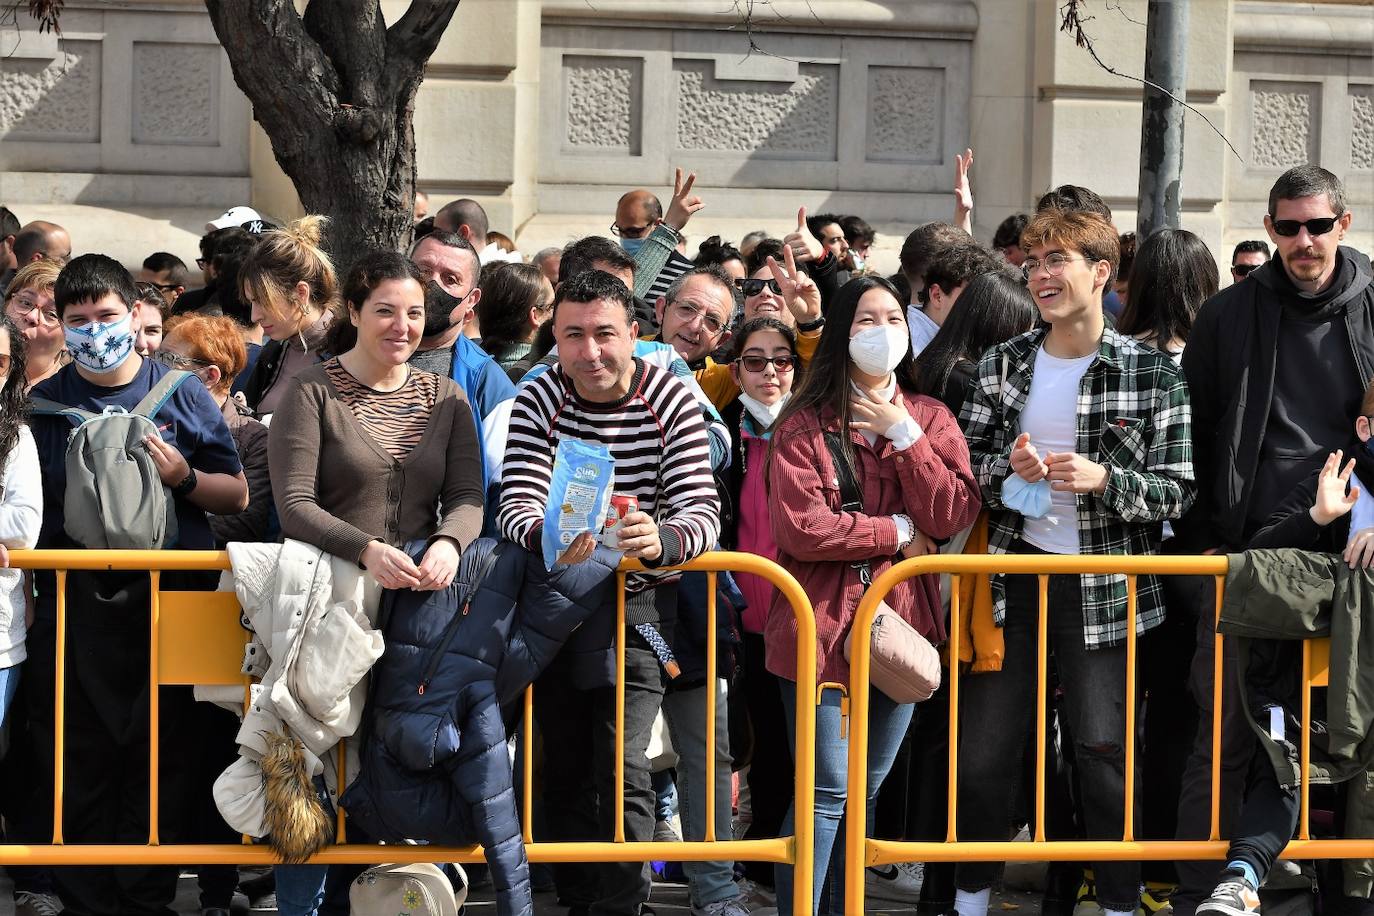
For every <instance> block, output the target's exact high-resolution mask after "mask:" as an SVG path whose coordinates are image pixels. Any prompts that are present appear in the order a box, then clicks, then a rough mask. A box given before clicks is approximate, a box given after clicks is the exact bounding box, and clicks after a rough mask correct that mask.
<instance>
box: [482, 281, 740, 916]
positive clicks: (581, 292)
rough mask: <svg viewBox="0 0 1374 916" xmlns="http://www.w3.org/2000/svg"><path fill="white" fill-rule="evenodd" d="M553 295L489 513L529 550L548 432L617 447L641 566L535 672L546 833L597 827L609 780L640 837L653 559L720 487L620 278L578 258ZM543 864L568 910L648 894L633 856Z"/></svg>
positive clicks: (690, 539) (565, 559) (609, 910)
mask: <svg viewBox="0 0 1374 916" xmlns="http://www.w3.org/2000/svg"><path fill="white" fill-rule="evenodd" d="M553 308H554V312H553V323H554V324H553V327H554V337H555V339H556V340H557V342H558V365H557V366H556V367H554V368H553V369H551V370H550V371H548V372H546V373H544V374H543V375H541V376H539V377H538V378H536V379H533V380H531V381H530V382H528V383H527V384H524V385H522V386H521V389H520V393H519V395H518V396H517V397H516V401H515V406H514V408H513V410H512V411H511V420H510V434H509V437H508V439H507V446H506V460H505V464H504V466H503V470H502V481H501V487H502V490H501V503H500V510H499V516H498V524H499V525H500V528H501V532H502V534H504V535H505V536H506V537H508V538H510V539H511V540H514V541H517V542H519V543H521V544H524V545H526V546H527V547H529V548H530V549H531V550H533V551H535V552H538V551H539V550H540V539H541V536H542V528H543V524H544V511H545V507H546V506H547V504H548V500H549V483H550V479H551V477H552V473H553V462H554V455H555V453H556V451H557V448H558V442H559V441H560V440H561V439H563V438H565V437H567V438H573V439H580V440H582V441H584V442H589V443H599V444H603V445H605V446H606V447H608V448H609V449H610V451H611V456H612V458H613V459H614V461H615V486H614V492H615V493H618V494H623V495H628V496H634V497H635V498H636V499H637V500H638V501H639V511H638V512H634V513H631V514H629V515H627V516H626V518H625V526H624V528H622V529H621V531H620V532H619V535H620V547H621V549H622V550H624V552H625V556H626V557H627V558H633V559H639V560H641V561H643V563H644V565H645V566H646V567H648V570H647V571H645V572H642V573H634V574H631V575H630V576H628V578H627V582H626V601H625V620H626V630H625V632H624V634H617V633H616V632H615V620H616V612H615V606H614V605H613V604H612V605H608V606H607V607H606V608H604V609H603V611H602V612H601V613H599V614H597V615H596V616H595V617H593V618H592V619H591V620H589V621H588V622H587V623H586V624H584V625H583V626H582V627H580V628H579V629H578V630H577V632H575V633H574V634H573V637H572V638H571V639H570V640H569V641H568V643H567V645H565V646H564V648H563V650H562V651H561V652H560V653H559V656H558V657H557V658H556V659H555V660H554V662H553V663H552V664H551V665H550V666H549V668H548V670H547V671H546V672H545V674H544V675H543V676H542V677H541V678H540V680H539V682H538V684H536V686H535V698H536V699H535V704H534V708H535V715H536V717H537V718H538V721H539V728H540V730H541V732H542V733H543V736H544V741H545V746H546V747H550V748H557V749H558V755H557V758H556V759H555V760H552V761H550V765H549V766H548V767H547V768H546V769H545V779H544V782H545V791H544V806H545V807H544V810H545V814H546V816H547V820H548V824H549V834H550V835H549V837H548V839H550V840H553V841H571V840H587V839H596V838H599V839H611V838H612V836H613V835H614V831H615V822H614V819H615V797H616V795H617V793H621V792H623V794H624V799H625V839H626V840H629V841H647V840H650V839H652V837H653V827H654V812H653V792H652V791H651V789H650V786H649V770H648V761H647V759H646V758H645V756H644V752H645V749H646V748H647V747H648V744H649V732H650V729H651V728H652V726H653V722H654V718H655V717H656V716H657V714H658V710H659V706H660V704H661V703H662V699H663V683H664V677H665V676H666V675H665V672H672V671H676V663H675V662H674V661H673V658H672V650H671V647H670V646H669V645H668V642H667V639H670V638H671V636H672V632H673V623H674V620H675V618H676V599H677V585H676V583H677V574H676V573H671V572H662V571H660V569H659V568H660V567H666V566H672V565H674V564H679V563H682V562H685V561H687V560H690V559H692V558H693V557H696V556H698V555H699V554H701V553H704V552H705V551H707V550H709V549H711V547H712V545H714V544H715V542H716V538H717V537H718V536H719V534H720V501H719V497H718V496H717V494H716V487H715V483H714V481H713V479H712V476H711V467H710V446H709V443H708V441H707V436H706V426H705V423H704V422H703V420H702V415H701V409H700V407H699V406H698V405H697V402H696V399H695V398H694V397H693V395H692V393H691V392H690V391H689V390H688V389H687V387H686V386H685V385H684V384H683V383H682V382H681V381H679V380H678V379H677V378H676V377H674V376H673V375H672V373H670V372H667V371H665V370H663V369H660V368H658V367H656V366H653V365H650V364H648V363H646V362H644V361H643V360H640V359H638V358H636V357H635V356H634V344H635V340H636V338H637V337H638V336H639V328H638V325H637V324H636V322H635V321H634V314H633V305H632V302H631V296H630V291H629V289H628V288H627V287H626V286H625V284H624V283H622V282H621V281H620V280H618V279H616V278H615V277H612V276H610V275H609V274H606V273H603V272H601V271H588V272H586V273H583V274H579V275H578V276H576V277H574V278H572V279H570V280H569V281H568V282H566V283H564V284H563V285H562V286H561V287H559V291H558V295H557V298H556V299H555V300H554V307H553ZM595 546H596V540H595V538H594V537H593V536H592V535H591V534H583V535H581V536H579V537H578V538H577V539H576V540H574V541H573V543H572V544H571V545H570V546H569V547H568V549H567V551H566V552H565V553H564V554H563V555H562V556H561V557H560V558H559V561H560V562H562V563H580V562H582V561H584V560H586V559H587V558H589V557H590V556H591V554H592V551H593V550H594V548H595ZM622 635H623V638H624V641H625V724H624V731H623V735H622V739H623V745H624V753H625V779H624V785H623V786H617V785H615V784H614V773H615V754H616V745H615V670H616V669H615V645H616V640H617V637H618V636H622ZM665 637H667V638H665ZM593 825H594V827H593ZM593 829H594V830H595V836H589V835H588V833H589V832H591V831H593ZM555 876H556V879H557V882H558V890H559V896H560V899H561V900H562V902H563V903H564V904H565V905H568V906H570V907H571V910H570V912H571V913H573V914H577V913H595V914H605V916H612V914H614V916H638V914H639V913H640V908H641V906H642V905H643V904H644V902H645V901H647V900H648V898H649V888H650V883H649V870H648V866H647V865H645V864H641V863H628V864H627V863H606V864H599V865H596V866H592V867H586V866H560V867H558V868H557V869H556V870H555Z"/></svg>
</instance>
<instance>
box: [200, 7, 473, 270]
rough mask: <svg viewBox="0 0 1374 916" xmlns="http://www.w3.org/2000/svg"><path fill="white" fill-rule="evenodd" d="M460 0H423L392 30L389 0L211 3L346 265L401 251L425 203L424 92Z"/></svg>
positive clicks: (289, 165) (258, 110)
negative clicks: (418, 97)
mask: <svg viewBox="0 0 1374 916" xmlns="http://www.w3.org/2000/svg"><path fill="white" fill-rule="evenodd" d="M458 3H459V0H413V2H412V3H411V5H410V8H409V9H408V10H406V13H405V15H404V16H402V17H401V18H400V19H398V20H397V21H396V22H395V23H394V24H393V25H392V26H391V27H390V28H387V27H386V24H385V22H384V21H383V19H382V13H381V7H380V4H379V0H312V2H310V3H309V5H308V6H307V7H306V9H305V14H304V16H301V15H298V14H297V13H296V10H295V6H294V4H293V3H292V2H291V0H205V5H206V8H207V9H208V10H209V12H210V21H211V22H212V23H213V25H214V29H215V34H216V36H218V38H219V41H220V44H221V45H223V46H224V50H225V52H226V53H227V54H228V55H229V66H230V69H231V70H232V71H233V74H234V82H235V83H237V84H238V86H239V88H240V89H242V90H243V92H244V94H245V95H247V96H248V99H249V101H250V102H251V103H252V105H253V117H254V119H255V120H256V121H257V122H258V123H259V124H261V125H262V127H263V130H264V131H265V132H266V133H267V137H268V139H269V140H270V141H271V143H272V153H273V155H275V156H276V159H277V162H278V163H279V164H280V165H281V167H282V171H284V172H285V173H286V175H287V177H289V178H290V179H291V182H292V184H294V185H295V187H296V192H297V193H298V194H299V195H300V198H301V203H302V204H303V205H304V206H305V209H306V210H307V211H308V212H310V213H320V214H323V215H325V216H328V217H330V227H329V231H328V234H327V237H326V240H325V242H326V247H327V248H328V250H329V252H330V254H331V255H332V256H333V258H334V261H335V266H336V267H338V268H339V269H340V270H341V271H342V270H345V269H347V267H348V265H349V264H351V263H352V262H353V260H354V258H356V257H357V255H358V254H360V253H361V252H362V251H364V250H366V249H369V248H385V249H390V250H398V249H399V248H400V247H401V246H402V245H404V244H405V242H406V241H407V239H408V237H409V232H410V226H411V213H412V212H413V206H414V198H415V130H414V123H413V119H414V114H415V93H416V91H417V90H418V89H419V87H420V81H421V79H422V78H423V77H424V68H425V64H426V63H427V62H428V60H429V57H430V55H432V54H433V53H434V49H435V47H437V45H438V43H439V38H440V37H441V36H442V35H443V33H444V29H446V28H447V27H448V24H449V22H450V21H451V20H452V19H453V14H454V11H455V10H457V8H458Z"/></svg>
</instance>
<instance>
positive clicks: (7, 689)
mask: <svg viewBox="0 0 1374 916" xmlns="http://www.w3.org/2000/svg"><path fill="white" fill-rule="evenodd" d="M18 689H19V666H18V665H11V666H10V667H8V668H0V726H3V725H4V724H5V719H7V718H8V717H9V711H10V706H11V705H12V704H13V703H14V692H15V691H16V690H18Z"/></svg>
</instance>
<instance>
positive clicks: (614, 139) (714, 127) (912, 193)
mask: <svg viewBox="0 0 1374 916" xmlns="http://www.w3.org/2000/svg"><path fill="white" fill-rule="evenodd" d="M897 6H900V7H901V10H902V11H903V14H904V15H903V18H902V19H901V20H900V21H901V23H902V25H901V26H900V27H898V28H895V29H886V30H879V29H875V28H874V24H872V23H867V22H859V23H847V22H846V21H845V20H844V11H845V9H850V10H853V9H856V8H857V9H859V10H860V11H861V12H862V11H863V10H869V11H870V12H872V11H874V10H878V11H881V10H879V5H878V4H873V3H846V4H839V3H837V4H835V5H833V6H830V5H827V6H826V7H825V8H824V13H823V14H822V16H823V17H824V18H825V23H824V25H825V26H826V28H821V27H820V26H819V25H817V24H816V21H815V20H807V21H802V20H800V19H791V18H789V19H788V20H787V22H786V23H783V24H774V25H772V26H770V30H769V34H768V36H767V53H762V52H758V51H754V52H751V50H750V48H749V44H748V38H747V37H746V36H745V35H743V34H741V33H740V32H739V31H738V30H732V29H729V28H721V27H720V23H718V22H715V21H714V20H713V19H712V18H711V15H712V14H710V13H709V11H708V10H706V9H705V7H693V8H692V9H690V10H684V11H683V14H682V15H681V16H680V17H674V18H672V19H671V20H670V19H667V18H666V17H665V18H663V21H661V22H660V21H657V19H658V17H659V16H660V15H661V14H662V10H661V5H659V4H655V3H634V2H629V3H628V4H624V3H622V4H620V5H619V6H617V8H616V9H615V10H611V9H610V8H609V7H608V8H607V9H606V10H605V11H604V12H601V11H599V10H598V9H597V8H594V7H591V6H587V5H585V4H567V3H561V4H556V5H551V4H550V3H549V2H548V0H546V3H545V13H544V20H543V26H542V50H541V55H542V56H541V71H542V73H543V74H544V75H545V76H544V79H543V81H542V88H541V111H542V118H541V125H542V128H541V137H540V147H539V148H540V160H539V177H540V204H539V210H540V211H541V212H544V213H579V212H583V211H585V210H589V209H593V208H595V209H597V210H600V209H602V208H603V207H604V203H601V202H600V201H602V200H603V199H604V197H605V193H606V192H605V191H603V190H600V188H601V187H604V186H616V187H625V186H633V185H636V184H639V185H661V184H662V183H663V182H664V181H665V180H670V179H671V176H672V170H673V168H674V167H675V166H680V167H682V168H684V169H692V170H695V171H696V172H697V175H698V184H699V186H701V187H703V188H729V189H731V190H732V191H734V192H736V193H733V194H729V195H714V196H713V197H712V205H711V206H712V209H713V212H720V211H724V212H723V213H722V214H721V215H727V214H733V213H735V212H738V213H739V214H740V215H748V213H749V212H751V211H754V210H757V209H758V208H759V207H760V206H762V205H763V204H762V201H761V199H760V198H759V197H758V196H756V195H754V194H753V193H751V192H753V191H759V192H763V191H764V190H766V189H779V188H781V189H793V190H801V191H813V192H816V191H819V192H826V193H827V194H828V195H829V196H828V197H827V202H828V203H833V204H834V206H840V207H843V206H849V207H852V208H855V209H857V207H858V206H859V205H858V204H857V203H848V204H845V203H843V201H845V200H846V199H849V200H853V201H857V200H858V195H864V196H863V198H862V199H863V201H864V204H863V206H864V212H865V213H868V214H870V215H871V216H872V217H873V218H877V219H884V218H887V217H886V216H885V215H884V214H883V213H882V212H880V211H882V210H883V209H884V208H886V209H888V210H890V211H891V213H892V214H893V216H892V218H896V217H897V215H898V214H900V215H901V216H902V217H903V218H907V219H909V218H911V216H910V215H911V214H912V213H920V212H922V211H923V208H924V207H925V206H926V200H925V195H929V196H930V199H931V201H938V203H934V204H933V209H934V211H935V212H939V213H943V212H944V211H945V210H946V209H947V208H948V204H947V201H946V200H945V196H946V195H947V187H948V184H949V175H950V172H951V170H952V168H953V161H954V153H955V152H956V151H958V150H961V149H963V147H964V146H965V145H966V144H967V142H968V131H969V120H968V119H969V108H970V99H971V92H972V85H973V79H972V73H971V48H972V39H973V35H974V33H975V30H976V12H975V11H974V7H973V5H972V3H969V2H966V0H947V2H945V3H943V4H942V5H939V6H938V7H936V6H933V5H929V4H918V3H904V4H888V5H886V6H884V7H882V9H889V8H891V9H895V8H896V7H897ZM870 7H871V8H872V9H871V10H870V9H869V8H870ZM632 11H633V12H635V13H636V15H631V12H632ZM935 195H939V197H936V196H935ZM593 200H595V201H597V203H595V204H593V203H590V201H593ZM932 215H934V212H933V213H932Z"/></svg>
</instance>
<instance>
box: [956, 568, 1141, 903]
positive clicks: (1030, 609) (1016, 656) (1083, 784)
mask: <svg viewBox="0 0 1374 916" xmlns="http://www.w3.org/2000/svg"><path fill="white" fill-rule="evenodd" d="M1018 547H1019V549H1017V550H1016V552H1018V553H1039V552H1040V551H1038V550H1036V549H1035V548H1033V547H1028V546H1024V545H1018ZM1006 596H1007V614H1006V621H1005V624H1004V626H1003V628H1002V636H1003V640H1004V642H1005V647H1006V648H1005V655H1004V661H1003V662H1002V670H1001V671H990V672H985V673H980V674H967V675H964V676H962V677H961V678H960V683H959V690H960V694H961V696H960V700H959V707H960V715H961V721H962V723H963V732H962V734H961V735H960V743H959V806H958V818H959V821H958V836H959V839H960V840H989V841H1001V840H1006V839H1008V838H1009V836H1010V829H1011V826H1012V823H1011V821H1012V817H1013V814H1012V812H1013V808H1014V803H1015V799H1016V798H1017V797H1018V792H1019V791H1020V780H1021V773H1022V763H1021V762H1022V760H1023V754H1024V751H1025V744H1026V741H1027V740H1034V735H1035V697H1036V660H1037V654H1038V653H1037V639H1038V634H1037V629H1038V628H1037V623H1038V619H1039V594H1038V584H1037V577H1036V576H1033V575H1028V576H1007V577H1006ZM1046 607H1047V608H1048V610H1049V615H1050V618H1049V626H1048V636H1049V649H1050V651H1051V652H1053V653H1054V658H1055V663H1056V666H1057V668H1058V671H1059V682H1060V686H1061V687H1062V688H1063V690H1064V709H1065V712H1066V714H1067V720H1068V726H1069V727H1068V731H1069V733H1070V734H1071V735H1072V736H1073V742H1074V754H1073V756H1074V759H1075V769H1076V773H1075V776H1076V779H1075V780H1074V782H1075V785H1076V787H1077V808H1078V811H1077V814H1078V817H1077V821H1078V824H1079V825H1080V830H1081V832H1082V833H1083V838H1085V839H1115V840H1120V839H1121V836H1122V828H1123V826H1124V817H1125V791H1126V781H1125V773H1126V766H1125V764H1126V751H1125V743H1124V742H1125V740H1126V647H1125V646H1124V645H1122V646H1116V647H1112V648H1098V649H1087V648H1085V647H1084V645H1083V593H1082V589H1081V586H1080V580H1079V577H1078V576H1050V577H1049V594H1048V603H1047V605H1046ZM1137 785H1139V781H1138V780H1137ZM1137 808H1138V805H1137ZM1050 839H1075V838H1074V837H1050ZM996 869H997V865H996V863H993V862H960V863H959V865H958V872H957V878H956V883H957V886H958V887H959V889H960V890H964V891H979V890H982V889H984V888H986V887H990V886H991V885H992V882H993V879H994V877H995V875H996ZM1094 871H1095V876H1096V880H1097V899H1098V903H1099V904H1100V905H1101V906H1102V907H1103V908H1104V909H1112V910H1125V911H1134V910H1135V909H1136V907H1137V906H1138V905H1139V902H1140V863H1139V862H1098V863H1096V864H1095V865H1094Z"/></svg>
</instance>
